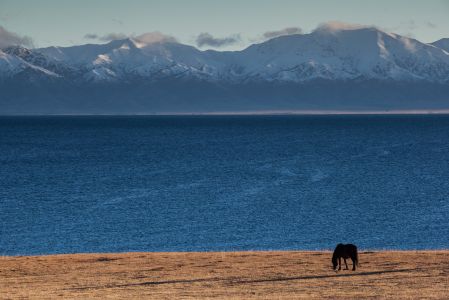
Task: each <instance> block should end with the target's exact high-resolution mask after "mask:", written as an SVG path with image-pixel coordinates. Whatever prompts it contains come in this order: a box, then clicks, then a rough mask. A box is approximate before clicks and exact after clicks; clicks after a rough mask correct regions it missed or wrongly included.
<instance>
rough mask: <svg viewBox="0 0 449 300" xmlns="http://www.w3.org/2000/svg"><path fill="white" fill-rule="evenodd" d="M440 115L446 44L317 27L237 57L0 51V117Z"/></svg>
mask: <svg viewBox="0 0 449 300" xmlns="http://www.w3.org/2000/svg"><path fill="white" fill-rule="evenodd" d="M446 109H449V39H441V40H439V41H436V42H434V43H430V44H427V43H422V42H420V41H418V40H416V39H412V38H408V37H405V36H401V35H398V34H393V33H387V32H385V31H382V30H380V29H377V28H373V27H358V28H332V27H331V26H327V27H326V26H322V27H319V28H318V29H316V30H315V31H313V32H311V33H309V34H295V35H286V36H280V37H277V38H273V39H270V40H268V41H265V42H262V43H258V44H253V45H251V46H249V47H247V48H246V49H243V50H241V51H214V50H206V51H201V50H199V49H197V48H195V47H193V46H189V45H184V44H181V43H178V42H176V41H175V40H173V39H164V38H161V39H155V40H152V41H151V42H148V41H143V40H142V39H139V38H128V39H122V40H114V41H111V42H109V43H106V44H87V45H80V46H73V47H47V48H35V49H27V48H24V47H21V46H11V47H7V48H4V49H1V50H0V114H153V113H155V114H157V113H206V112H254V111H290V110H291V111H293V110H294V111H301V110H319V111H339V110H340V111H373V110H375V111H388V110H446Z"/></svg>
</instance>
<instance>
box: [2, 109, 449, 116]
mask: <svg viewBox="0 0 449 300" xmlns="http://www.w3.org/2000/svg"><path fill="white" fill-rule="evenodd" d="M365 115H367V116H370V115H374V116H382V115H387V116H388V115H405V116H407V115H449V109H438V110H432V109H416V110H366V111H363V110H264V111H222V112H221V111H211V112H162V113H127V114H116V113H74V114H72V113H61V114H59V113H55V114H51V113H50V114H34V113H33V114H31V113H30V114H26V113H20V114H0V117H64V116H67V117H85V116H88V117H95V116H97V117H100V116H104V117H107V116H109V117H133V116H136V117H137V116H142V117H144V116H147V117H156V116H165V117H176V116H365Z"/></svg>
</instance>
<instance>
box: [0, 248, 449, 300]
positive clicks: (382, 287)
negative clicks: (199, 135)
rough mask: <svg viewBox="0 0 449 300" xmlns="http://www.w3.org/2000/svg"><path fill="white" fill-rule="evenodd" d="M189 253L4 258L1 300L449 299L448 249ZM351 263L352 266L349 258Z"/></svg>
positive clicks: (0, 272)
mask: <svg viewBox="0 0 449 300" xmlns="http://www.w3.org/2000/svg"><path fill="white" fill-rule="evenodd" d="M330 259H331V252H326V251H322V252H310V251H286V252H271V251H267V252H201V253H196V252H188V253H123V254H73V255H50V256H21V257H7V256H3V257H0V298H1V299H29V298H31V299H52V298H76V299H114V298H118V299H150V298H151V299H208V298H215V299H216V298H218V299H220V298H221V299H313V298H319V299H323V298H329V299H338V298H341V299H348V298H373V299H385V298H394V299H423V298H429V299H430V298H433V299H449V251H380V252H361V253H360V254H359V259H360V268H359V269H358V270H357V271H355V272H353V271H351V270H344V271H340V272H338V273H336V272H334V271H332V269H331V262H330ZM349 262H351V261H350V260H349V261H348V264H349V268H351V266H352V264H351V263H349Z"/></svg>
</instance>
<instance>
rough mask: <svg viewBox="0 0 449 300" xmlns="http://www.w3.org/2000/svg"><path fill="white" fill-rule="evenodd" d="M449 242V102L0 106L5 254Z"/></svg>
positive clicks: (1, 244) (0, 250) (0, 241)
mask: <svg viewBox="0 0 449 300" xmlns="http://www.w3.org/2000/svg"><path fill="white" fill-rule="evenodd" d="M339 242H352V243H355V244H357V245H358V246H359V247H360V248H362V249H438V248H449V116H446V115H427V116H171V117H169V116H164V117H163V116H158V117H155V116H153V117H150V116H133V117H107V116H104V117H69V116H67V117H0V255H21V254H50V253H72V252H121V251H215V250H226V251H227V250H229V251H231V250H250V249H267V250H268V249H330V248H333V247H334V246H335V244H337V243H339Z"/></svg>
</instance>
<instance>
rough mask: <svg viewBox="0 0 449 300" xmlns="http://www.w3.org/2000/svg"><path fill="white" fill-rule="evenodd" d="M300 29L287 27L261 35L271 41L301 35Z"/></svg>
mask: <svg viewBox="0 0 449 300" xmlns="http://www.w3.org/2000/svg"><path fill="white" fill-rule="evenodd" d="M301 33H302V29H301V28H299V27H287V28H284V29H281V30H275V31H267V32H265V33H264V34H263V37H264V38H265V39H272V38H275V37H278V36H283V35H292V34H301Z"/></svg>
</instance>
